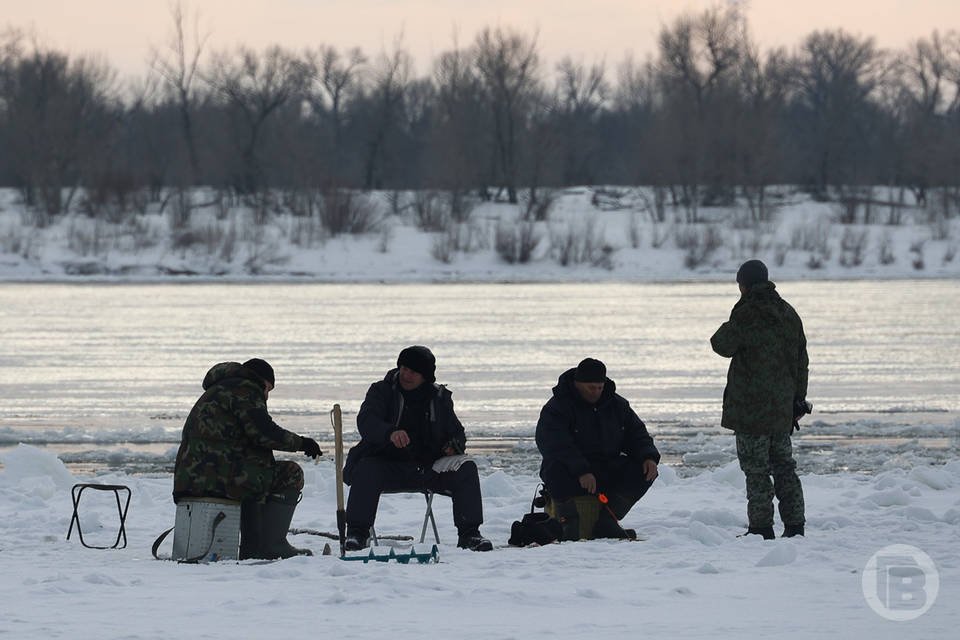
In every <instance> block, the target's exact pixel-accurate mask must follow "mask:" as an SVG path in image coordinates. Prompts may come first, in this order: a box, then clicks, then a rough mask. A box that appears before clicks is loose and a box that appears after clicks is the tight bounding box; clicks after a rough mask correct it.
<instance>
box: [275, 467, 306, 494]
mask: <svg viewBox="0 0 960 640" xmlns="http://www.w3.org/2000/svg"><path fill="white" fill-rule="evenodd" d="M293 489H296V490H297V491H302V490H303V467H301V466H300V465H299V464H297V463H296V462H293V461H292V460H282V461H280V462H278V463H277V465H276V466H275V467H274V468H273V482H271V483H270V493H286V492H287V491H290V490H293Z"/></svg>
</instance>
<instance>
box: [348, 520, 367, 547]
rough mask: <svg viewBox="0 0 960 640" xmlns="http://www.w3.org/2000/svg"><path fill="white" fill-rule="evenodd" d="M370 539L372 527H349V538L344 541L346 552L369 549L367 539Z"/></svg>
mask: <svg viewBox="0 0 960 640" xmlns="http://www.w3.org/2000/svg"><path fill="white" fill-rule="evenodd" d="M369 537H370V527H365V526H361V525H353V524H351V525H347V536H346V538H344V540H343V550H344V551H360V550H361V549H366V548H367V539H368V538H369Z"/></svg>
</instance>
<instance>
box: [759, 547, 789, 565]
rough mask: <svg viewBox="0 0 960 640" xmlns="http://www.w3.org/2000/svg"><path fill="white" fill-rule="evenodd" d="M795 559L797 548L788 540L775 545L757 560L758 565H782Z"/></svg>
mask: <svg viewBox="0 0 960 640" xmlns="http://www.w3.org/2000/svg"><path fill="white" fill-rule="evenodd" d="M796 559H797V548H796V547H795V546H794V545H792V544H791V543H789V542H782V543H781V544H778V545H776V546H775V547H774V548H773V549H772V550H771V551H770V552H769V553H767V555H765V556H763V557H762V558H760V560H758V561H757V566H758V567H782V566H783V565H787V564H790V563H792V562H794V561H795V560H796Z"/></svg>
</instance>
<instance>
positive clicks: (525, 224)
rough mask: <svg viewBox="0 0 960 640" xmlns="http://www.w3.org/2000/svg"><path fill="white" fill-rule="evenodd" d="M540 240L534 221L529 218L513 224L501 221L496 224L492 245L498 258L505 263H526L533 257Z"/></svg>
mask: <svg viewBox="0 0 960 640" xmlns="http://www.w3.org/2000/svg"><path fill="white" fill-rule="evenodd" d="M540 240H541V235H540V233H539V232H538V231H537V228H536V223H535V222H533V221H531V220H520V221H518V222H516V223H513V224H511V223H507V222H502V221H501V222H500V223H499V224H497V229H496V239H495V241H494V247H495V249H496V251H497V255H498V256H500V259H501V260H503V261H504V262H506V263H507V264H526V263H527V262H530V259H531V258H532V257H533V252H534V251H535V250H536V248H537V245H539V244H540Z"/></svg>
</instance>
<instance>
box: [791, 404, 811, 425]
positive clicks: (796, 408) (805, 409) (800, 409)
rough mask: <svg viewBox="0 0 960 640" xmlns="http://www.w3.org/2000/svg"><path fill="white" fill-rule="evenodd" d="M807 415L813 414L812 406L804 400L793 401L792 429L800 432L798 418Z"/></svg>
mask: <svg viewBox="0 0 960 640" xmlns="http://www.w3.org/2000/svg"><path fill="white" fill-rule="evenodd" d="M808 413H813V404H811V403H809V402H807V399H806V398H794V399H793V429H794V430H795V431H799V430H800V418H802V417H803V416H805V415H806V414H808Z"/></svg>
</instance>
